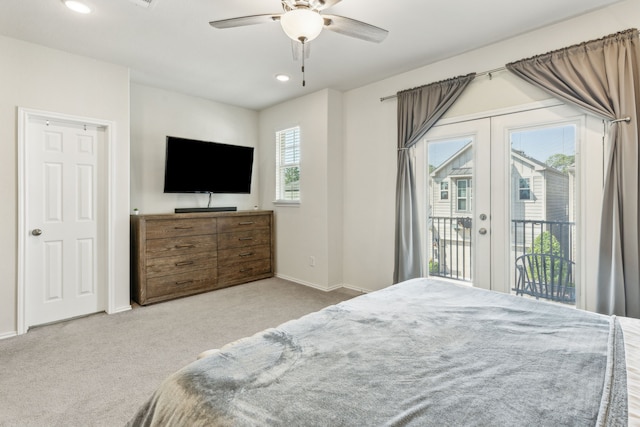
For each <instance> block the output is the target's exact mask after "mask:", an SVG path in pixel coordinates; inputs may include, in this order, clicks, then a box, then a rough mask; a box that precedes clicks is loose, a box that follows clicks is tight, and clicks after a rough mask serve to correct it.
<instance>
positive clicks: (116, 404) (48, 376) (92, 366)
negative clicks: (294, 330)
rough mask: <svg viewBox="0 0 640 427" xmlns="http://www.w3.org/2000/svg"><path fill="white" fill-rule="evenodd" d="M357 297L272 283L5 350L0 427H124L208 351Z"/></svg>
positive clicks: (92, 323)
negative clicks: (167, 379) (160, 387)
mask: <svg viewBox="0 0 640 427" xmlns="http://www.w3.org/2000/svg"><path fill="white" fill-rule="evenodd" d="M354 295H355V293H354V292H351V291H346V290H345V291H333V292H322V291H318V290H315V289H312V288H308V287H305V286H302V285H298V284H295V283H291V282H287V281H285V280H281V279H277V278H273V279H266V280H261V281H257V282H252V283H248V284H244V285H239V286H234V287H231V288H226V289H220V290H217V291H213V292H209V293H206V294H201V295H196V296H192V297H187V298H181V299H178V300H174V301H168V302H164V303H158V304H155V305H150V306H147V307H135V308H134V309H133V310H131V311H128V312H124V313H119V314H114V315H110V316H108V315H106V314H104V313H101V314H95V315H92V316H88V317H84V318H81V319H75V320H70V321H66V322H62V323H57V324H53V325H47V326H42V327H37V328H32V329H31V330H30V331H29V332H28V333H27V334H25V335H22V336H18V337H15V338H9V339H5V340H2V341H0V426H12V427H13V426H38V427H45V426H121V425H124V424H125V423H126V422H127V421H128V420H129V418H131V416H132V415H133V414H134V413H135V411H136V410H137V409H138V407H139V406H140V405H141V404H142V403H143V402H144V401H145V400H146V399H147V398H148V397H149V396H150V395H151V393H153V391H154V390H155V388H156V387H157V386H158V385H159V384H160V382H161V381H162V380H163V379H164V378H165V377H166V376H168V375H169V374H171V373H172V372H174V371H176V370H178V369H180V368H181V367H183V366H184V365H186V364H188V363H190V362H192V361H194V360H195V358H196V356H197V355H198V354H199V353H200V352H202V351H204V350H208V349H211V348H218V347H221V346H223V345H224V344H227V343H229V342H231V341H234V340H236V339H238V338H242V337H244V336H248V335H252V334H254V333H256V332H259V331H261V330H263V329H266V328H269V327H273V326H277V325H279V324H280V323H283V322H285V321H287V320H291V319H295V318H298V317H300V316H303V315H305V314H307V313H310V312H313V311H317V310H319V309H321V308H324V307H326V306H329V305H332V304H336V303H338V302H340V301H343V300H346V299H349V298H351V297H353V296H354Z"/></svg>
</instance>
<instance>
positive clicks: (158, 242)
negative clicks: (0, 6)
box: [146, 234, 218, 257]
mask: <svg viewBox="0 0 640 427" xmlns="http://www.w3.org/2000/svg"><path fill="white" fill-rule="evenodd" d="M217 248H218V239H217V238H216V235H215V234H209V235H202V236H180V237H173V238H170V239H153V240H147V248H146V249H147V256H148V257H158V256H171V255H183V254H187V253H196V252H209V253H212V254H215V253H216V249H217Z"/></svg>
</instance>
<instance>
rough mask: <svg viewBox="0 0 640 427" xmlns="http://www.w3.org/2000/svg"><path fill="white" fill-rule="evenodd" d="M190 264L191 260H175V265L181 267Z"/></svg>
mask: <svg viewBox="0 0 640 427" xmlns="http://www.w3.org/2000/svg"><path fill="white" fill-rule="evenodd" d="M191 264H193V261H182V262H176V267H182V266H184V265H191Z"/></svg>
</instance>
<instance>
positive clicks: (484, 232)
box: [478, 228, 487, 236]
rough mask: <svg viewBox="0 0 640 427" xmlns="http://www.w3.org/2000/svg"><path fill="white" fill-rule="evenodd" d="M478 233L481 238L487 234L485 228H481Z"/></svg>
mask: <svg viewBox="0 0 640 427" xmlns="http://www.w3.org/2000/svg"><path fill="white" fill-rule="evenodd" d="M478 233H480V234H482V235H483V236H484V235H485V234H487V229H486V228H481V229H480V230H478Z"/></svg>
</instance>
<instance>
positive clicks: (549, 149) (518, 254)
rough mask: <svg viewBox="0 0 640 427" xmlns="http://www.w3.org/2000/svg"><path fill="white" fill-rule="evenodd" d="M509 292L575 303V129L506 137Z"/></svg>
mask: <svg viewBox="0 0 640 427" xmlns="http://www.w3.org/2000/svg"><path fill="white" fill-rule="evenodd" d="M510 142H511V165H510V166H511V192H510V193H511V202H510V206H511V265H512V272H513V280H514V282H513V286H512V292H515V293H516V294H518V295H524V296H529V297H533V298H538V299H543V300H548V301H556V302H561V303H565V304H575V295H576V294H575V286H576V283H575V272H576V265H575V263H576V256H575V255H576V247H575V245H576V226H575V206H576V204H575V200H576V166H575V165H576V163H575V158H576V126H575V125H573V124H571V125H561V126H551V127H541V128H535V129H528V130H519V131H513V132H511V133H510Z"/></svg>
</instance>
